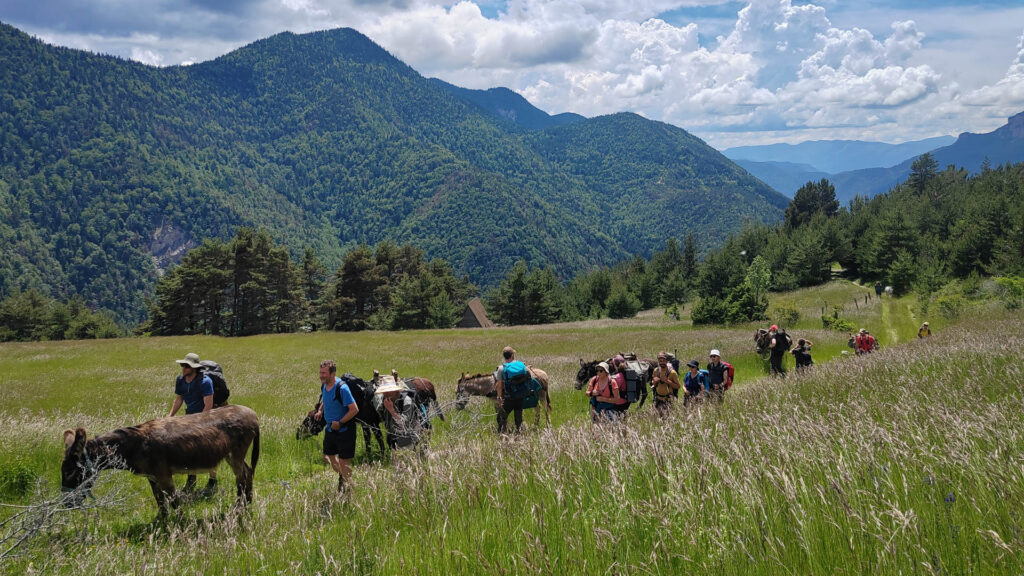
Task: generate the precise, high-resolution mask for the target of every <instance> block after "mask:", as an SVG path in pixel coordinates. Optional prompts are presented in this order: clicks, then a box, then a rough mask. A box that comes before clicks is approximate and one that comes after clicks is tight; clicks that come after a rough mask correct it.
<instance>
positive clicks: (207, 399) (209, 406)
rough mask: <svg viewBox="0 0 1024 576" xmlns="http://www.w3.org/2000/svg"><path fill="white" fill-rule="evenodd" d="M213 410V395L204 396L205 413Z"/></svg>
mask: <svg viewBox="0 0 1024 576" xmlns="http://www.w3.org/2000/svg"><path fill="white" fill-rule="evenodd" d="M210 410H213V394H210V395H208V396H203V412H209V411H210Z"/></svg>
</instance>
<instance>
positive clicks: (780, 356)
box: [768, 324, 793, 377]
mask: <svg viewBox="0 0 1024 576" xmlns="http://www.w3.org/2000/svg"><path fill="white" fill-rule="evenodd" d="M768 334H770V335H771V337H772V339H771V343H770V344H769V346H770V347H771V356H770V357H769V358H768V360H769V362H770V363H771V367H772V370H771V372H772V376H779V377H785V376H786V368H785V367H783V365H782V364H783V360H784V359H785V357H786V352H789V348H790V346H792V345H793V341H792V340H791V339H790V337H789V335H788V334H786V331H785V330H779V327H778V326H776V325H774V324H773V325H772V327H771V329H770V330H768Z"/></svg>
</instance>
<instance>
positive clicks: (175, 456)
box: [60, 404, 260, 516]
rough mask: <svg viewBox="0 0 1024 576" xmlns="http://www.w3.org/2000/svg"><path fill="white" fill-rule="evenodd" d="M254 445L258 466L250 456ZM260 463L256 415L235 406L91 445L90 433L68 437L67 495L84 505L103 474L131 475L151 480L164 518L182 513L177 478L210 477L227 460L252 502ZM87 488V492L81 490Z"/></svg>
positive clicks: (121, 431)
mask: <svg viewBox="0 0 1024 576" xmlns="http://www.w3.org/2000/svg"><path fill="white" fill-rule="evenodd" d="M250 445H252V465H251V466H250V465H248V464H246V463H245V454H246V452H248V451H249V446H250ZM259 457H260V424H259V418H258V417H257V416H256V413H255V412H253V411H252V410H251V409H249V408H246V407H245V406H239V405H237V404H236V405H232V406H225V407H223V408H218V409H216V410H211V411H209V412H201V413H199V414H189V415H186V416H178V417H173V418H157V419H156V420H150V421H149V422H145V423H143V424H139V425H138V426H129V427H127V428H118V429H117V430H114V431H113V432H107V433H106V434H101V435H99V436H97V437H96V438H92V439H90V440H86V437H85V429H84V428H79V429H78V430H76V431H74V432H72V431H71V430H65V431H64V462H63V463H62V464H61V468H60V473H61V489H62V490H64V491H65V492H71V491H74V493H75V494H74V496H72V498H73V499H74V500H77V501H74V502H72V504H76V505H77V504H81V501H82V499H84V498H85V494H86V492H87V491H88V488H89V485H90V484H91V483H92V482H93V481H94V480H95V477H96V473H98V472H99V471H100V470H107V469H113V470H127V471H129V472H131V473H133V474H138V475H139V476H145V477H147V478H148V479H149V484H150V486H151V487H152V488H153V496H154V497H155V498H156V503H157V506H158V507H159V514H160V515H161V516H163V515H165V514H167V512H168V511H169V509H170V508H172V507H177V505H178V501H179V499H178V498H177V497H176V495H175V491H174V479H173V475H174V474H186V473H187V474H195V473H197V472H198V473H203V472H209V471H210V470H213V469H214V468H216V467H217V465H218V464H220V462H221V461H222V460H225V459H226V460H227V461H228V463H229V464H230V465H231V469H232V471H234V473H235V486H236V488H237V493H238V502H239V503H242V504H245V503H246V502H248V501H249V500H252V478H253V473H254V471H255V469H256V462H257V461H258V460H259ZM80 488H84V489H85V490H81V489H80Z"/></svg>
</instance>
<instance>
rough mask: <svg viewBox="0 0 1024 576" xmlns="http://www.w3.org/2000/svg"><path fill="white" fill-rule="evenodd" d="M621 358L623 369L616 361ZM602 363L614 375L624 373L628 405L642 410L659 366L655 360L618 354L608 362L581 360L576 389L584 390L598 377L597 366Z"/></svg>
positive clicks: (632, 354)
mask: <svg viewBox="0 0 1024 576" xmlns="http://www.w3.org/2000/svg"><path fill="white" fill-rule="evenodd" d="M618 357H621V359H622V361H623V362H622V364H621V365H622V366H623V367H622V368H616V364H615V359H616V358H618ZM601 362H605V363H606V364H607V365H608V366H609V367H611V368H612V374H615V373H617V372H622V374H623V376H624V377H625V380H626V390H625V398H626V402H627V404H633V403H635V402H639V404H637V408H641V407H643V405H644V402H645V401H646V400H647V388H648V386H650V383H651V378H652V377H653V375H654V367H655V366H656V365H657V364H658V363H657V362H655V361H654V360H651V359H648V358H644V359H640V358H638V357H637V355H636V354H635V353H629V354H618V355H617V356H615V357H612V358H608V359H607V360H593V361H591V362H586V361H584V360H583V359H582V358H580V369H579V370H578V371H577V372H576V382H575V387H576V389H577V390H583V389H584V388H585V387H586V386H587V383H588V382H590V379H591V378H593V377H594V376H597V365H598V364H600V363H601Z"/></svg>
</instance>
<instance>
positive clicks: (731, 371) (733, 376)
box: [709, 360, 736, 390]
mask: <svg viewBox="0 0 1024 576" xmlns="http://www.w3.org/2000/svg"><path fill="white" fill-rule="evenodd" d="M721 362H722V364H724V365H725V369H726V370H727V371H728V373H729V383H728V385H727V386H726V387H725V389H726V390H728V389H729V388H732V383H733V382H734V381H735V380H736V369H735V368H733V367H732V364H729V363H728V362H726V361H725V360H722V361H721ZM709 381H710V380H709Z"/></svg>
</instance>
